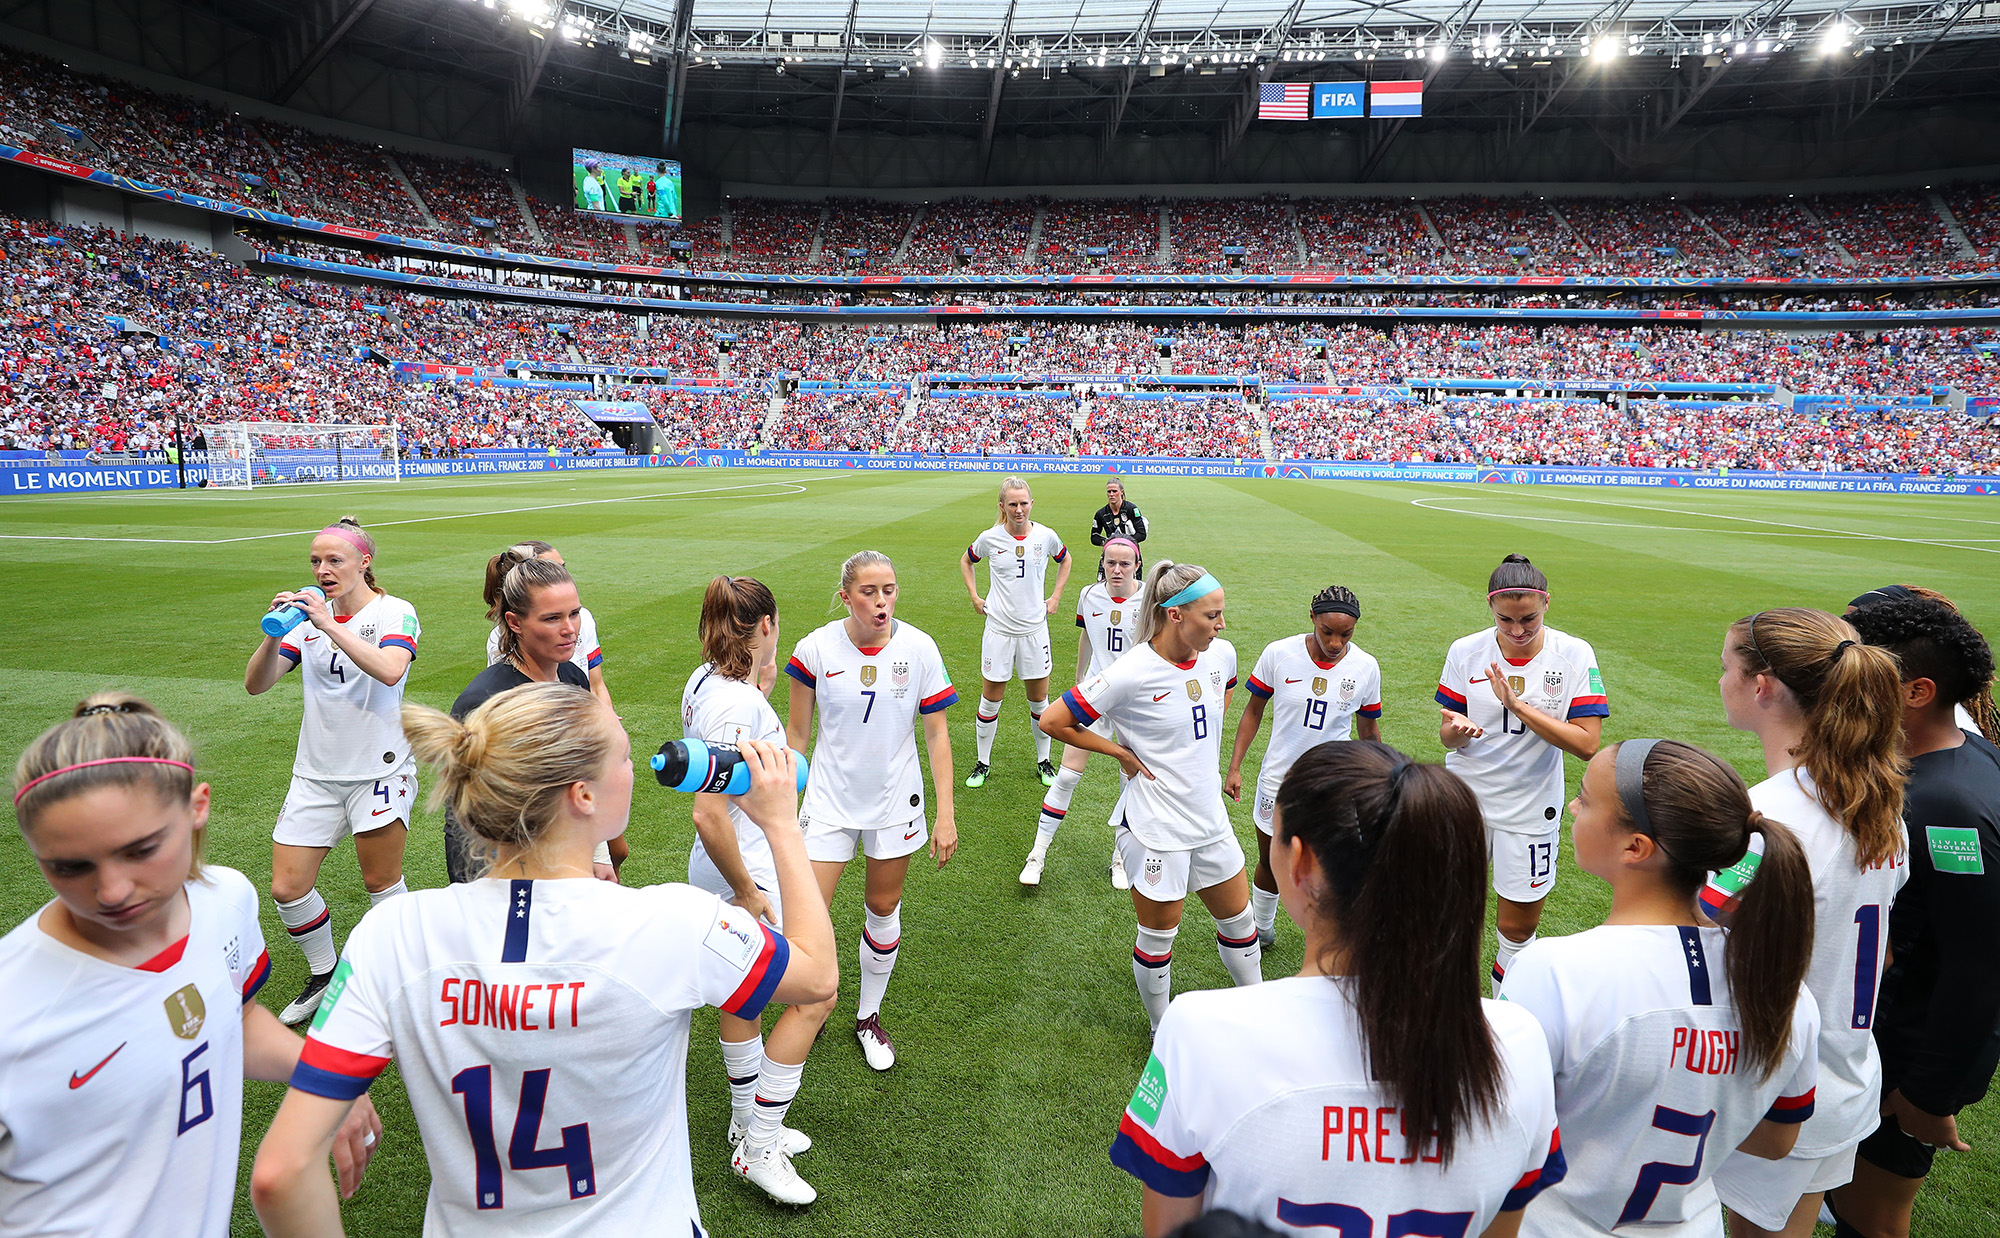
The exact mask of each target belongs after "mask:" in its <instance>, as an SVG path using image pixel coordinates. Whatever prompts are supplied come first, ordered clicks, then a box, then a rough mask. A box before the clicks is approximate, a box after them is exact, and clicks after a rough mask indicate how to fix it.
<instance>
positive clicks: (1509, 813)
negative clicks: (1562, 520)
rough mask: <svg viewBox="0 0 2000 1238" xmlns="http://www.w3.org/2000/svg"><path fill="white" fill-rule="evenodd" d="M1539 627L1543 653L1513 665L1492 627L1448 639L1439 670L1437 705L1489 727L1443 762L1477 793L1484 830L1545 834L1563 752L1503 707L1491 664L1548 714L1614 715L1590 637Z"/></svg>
mask: <svg viewBox="0 0 2000 1238" xmlns="http://www.w3.org/2000/svg"><path fill="white" fill-rule="evenodd" d="M1542 632H1543V635H1542V651H1541V652H1540V653H1538V654H1536V655H1535V656H1534V657H1533V658H1530V659H1529V660H1528V661H1526V662H1522V663H1518V664H1517V663H1516V662H1515V661H1513V660H1511V659H1508V658H1506V657H1505V656H1504V655H1503V654H1502V653H1501V651H1500V643H1499V640H1498V639H1497V637H1496V635H1495V633H1496V629H1493V628H1487V629H1486V630H1485V631H1484V632H1474V633H1473V634H1472V635H1470V636H1466V637H1461V638H1460V639H1458V640H1456V641H1454V642H1452V646H1451V652H1449V653H1447V654H1446V655H1445V658H1444V673H1443V674H1441V675H1439V676H1438V690H1437V703H1438V704H1440V705H1442V706H1444V707H1445V708H1446V709H1450V710H1454V711H1456V712H1458V713H1461V714H1464V715H1465V716H1466V717H1467V718H1470V719H1471V720H1472V725H1474V726H1476V727H1480V728H1482V729H1483V730H1484V731H1485V732H1486V734H1485V735H1484V736H1482V737H1481V738H1479V739H1475V740H1473V741H1472V742H1471V743H1469V744H1467V745H1466V746H1465V747H1463V748H1459V749H1456V750H1454V751H1451V752H1447V753H1446V754H1445V758H1444V763H1445V765H1446V767H1447V768H1449V769H1450V770H1451V772H1452V773H1454V774H1457V775H1458V776H1459V777H1460V778H1463V779H1465V781H1466V784H1467V785H1468V786H1470V787H1471V788H1472V791H1473V794H1475V795H1477V796H1478V797H1479V809H1480V812H1481V813H1483V814H1484V815H1485V817H1486V827H1487V828H1488V829H1493V830H1506V831H1508V832H1510V833H1515V834H1541V833H1546V832H1547V831H1549V830H1551V829H1555V828H1557V826H1556V820H1557V818H1558V817H1559V816H1560V815H1561V813H1562V802H1563V754H1562V750H1561V749H1560V748H1557V747H1555V746H1554V745H1552V744H1550V743H1549V742H1548V741H1546V740H1544V739H1543V738H1542V737H1541V736H1539V735H1537V734H1535V733H1534V732H1533V731H1530V730H1529V729H1528V726H1527V724H1526V723H1524V722H1522V721H1521V720H1520V719H1519V718H1516V717H1515V716H1514V715H1513V714H1512V713H1510V712H1509V711H1507V710H1505V709H1502V708H1501V707H1500V701H1499V698H1497V697H1495V696H1494V695H1493V689H1492V688H1491V687H1489V686H1487V683H1486V675H1487V668H1488V667H1489V666H1491V665H1492V664H1493V663H1495V662H1498V663H1500V664H1501V665H1502V666H1503V667H1505V668H1506V672H1507V678H1508V680H1509V686H1511V687H1512V688H1513V689H1514V692H1515V694H1516V695H1518V696H1519V697H1520V698H1521V699H1522V701H1524V702H1525V703H1526V704H1528V705H1531V706H1533V707H1534V708H1536V709H1539V710H1541V711H1542V712H1543V713H1545V714H1547V715H1549V716H1550V717H1551V718H1560V719H1562V720H1564V721H1574V720H1575V719H1577V718H1603V717H1606V716H1608V715H1609V714H1610V713H1611V707H1610V706H1609V705H1608V704H1606V703H1605V700H1604V676H1603V674H1602V673H1601V672H1600V671H1599V670H1598V669H1597V654H1596V652H1595V651H1594V650H1592V649H1591V647H1590V642H1588V641H1581V640H1578V639H1577V638H1576V637H1574V636H1571V635H1569V634H1568V633H1566V632H1558V631H1557V630H1556V629H1554V628H1544V629H1543V630H1542Z"/></svg>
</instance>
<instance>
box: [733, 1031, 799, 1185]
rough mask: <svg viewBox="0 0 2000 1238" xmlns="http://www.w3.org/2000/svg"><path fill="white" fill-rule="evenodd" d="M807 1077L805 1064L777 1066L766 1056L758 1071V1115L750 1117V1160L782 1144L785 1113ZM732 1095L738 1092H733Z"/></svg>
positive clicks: (747, 1148) (746, 1140) (746, 1145)
mask: <svg viewBox="0 0 2000 1238" xmlns="http://www.w3.org/2000/svg"><path fill="white" fill-rule="evenodd" d="M805 1073H806V1064H805V1063H804V1062H792V1063H785V1062H774V1061H772V1060H771V1059H770V1058H769V1057H768V1056H766V1057H765V1058H764V1060H763V1062H762V1063H761V1064H760V1065H759V1066H758V1069H757V1082H756V1084H755V1085H754V1087H755V1091H756V1104H755V1105H754V1106H753V1108H755V1109H756V1112H755V1113H753V1114H751V1115H750V1133H749V1134H748V1135H745V1136H744V1138H743V1150H744V1154H745V1155H746V1156H747V1157H748V1158H749V1159H750V1160H753V1161H754V1160H756V1159H757V1158H758V1157H760V1156H762V1155H764V1153H765V1151H766V1150H768V1149H769V1148H770V1146H771V1145H772V1144H774V1143H776V1142H778V1132H779V1131H781V1130H783V1129H784V1128H785V1113H786V1111H788V1110H789V1109H791V1107H792V1098H793V1097H795V1096H797V1095H798V1094H799V1079H800V1077H801V1076H803V1075H804V1074H805ZM730 1090H731V1091H732V1092H734V1091H735V1089H734V1088H733V1087H732V1088H731V1089H730Z"/></svg>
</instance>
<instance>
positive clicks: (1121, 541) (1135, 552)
mask: <svg viewBox="0 0 2000 1238" xmlns="http://www.w3.org/2000/svg"><path fill="white" fill-rule="evenodd" d="M1113 546H1130V547H1131V548H1132V557H1133V558H1135V559H1136V558H1138V557H1139V543H1137V542H1135V541H1133V540H1132V539H1131V538H1129V537H1114V538H1111V539H1110V540H1108V541H1106V542H1105V543H1104V548H1105V549H1106V550H1109V549H1111V548H1112V547H1113Z"/></svg>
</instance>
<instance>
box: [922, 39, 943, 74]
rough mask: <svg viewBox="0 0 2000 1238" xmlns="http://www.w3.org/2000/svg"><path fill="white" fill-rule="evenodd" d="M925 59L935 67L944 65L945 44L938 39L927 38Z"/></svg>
mask: <svg viewBox="0 0 2000 1238" xmlns="http://www.w3.org/2000/svg"><path fill="white" fill-rule="evenodd" d="M924 59H925V60H926V61H928V62H929V64H930V66H931V68H933V69H935V68H938V67H939V66H941V65H943V64H944V45H943V44H942V43H939V42H938V41H937V40H936V39H928V40H926V41H925V43H924Z"/></svg>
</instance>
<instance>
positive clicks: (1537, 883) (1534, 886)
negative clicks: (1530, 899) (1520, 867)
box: [1528, 878, 1548, 890]
mask: <svg viewBox="0 0 2000 1238" xmlns="http://www.w3.org/2000/svg"><path fill="white" fill-rule="evenodd" d="M1547 884H1548V880H1547V879H1546V878H1544V879H1543V880H1541V881H1530V882H1529V883H1528V888H1529V889H1530V890H1539V889H1541V888H1542V887H1543V886H1545V885H1547Z"/></svg>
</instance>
